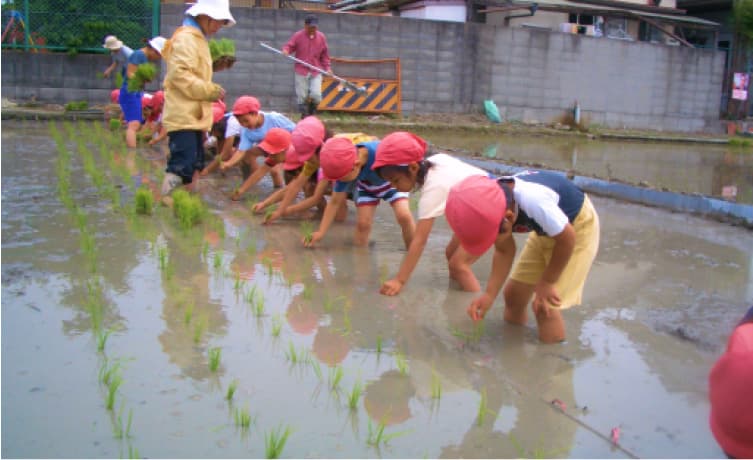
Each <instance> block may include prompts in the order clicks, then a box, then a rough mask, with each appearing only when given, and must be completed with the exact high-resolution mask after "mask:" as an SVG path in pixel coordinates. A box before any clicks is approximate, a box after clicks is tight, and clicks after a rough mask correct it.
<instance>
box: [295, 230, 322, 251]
mask: <svg viewBox="0 0 753 460" xmlns="http://www.w3.org/2000/svg"><path fill="white" fill-rule="evenodd" d="M322 238H324V233H322V232H320V231H316V232H314V233H312V234H311V236H310V237H307V236H304V237H303V238H302V239H301V242H302V243H303V245H304V246H306V247H307V248H313V247H314V245H315V244H316V243H318V242H319V241H320V240H321V239H322Z"/></svg>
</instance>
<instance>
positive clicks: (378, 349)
mask: <svg viewBox="0 0 753 460" xmlns="http://www.w3.org/2000/svg"><path fill="white" fill-rule="evenodd" d="M376 340H377V343H376V352H377V354H380V353H382V336H381V335H377V339H376Z"/></svg>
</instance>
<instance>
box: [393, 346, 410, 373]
mask: <svg viewBox="0 0 753 460" xmlns="http://www.w3.org/2000/svg"><path fill="white" fill-rule="evenodd" d="M395 364H396V365H397V370H399V371H400V373H401V374H403V375H406V374H408V360H407V359H406V357H405V355H404V354H403V352H401V351H400V350H396V351H395Z"/></svg>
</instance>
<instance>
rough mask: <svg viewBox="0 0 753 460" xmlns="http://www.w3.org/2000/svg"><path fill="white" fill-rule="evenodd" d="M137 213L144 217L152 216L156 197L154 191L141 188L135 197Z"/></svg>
mask: <svg viewBox="0 0 753 460" xmlns="http://www.w3.org/2000/svg"><path fill="white" fill-rule="evenodd" d="M134 200H135V207H136V213H137V214H142V215H151V214H152V211H153V209H154V196H153V195H152V191H151V190H149V189H148V188H146V187H140V188H139V189H138V190H136V194H135V195H134Z"/></svg>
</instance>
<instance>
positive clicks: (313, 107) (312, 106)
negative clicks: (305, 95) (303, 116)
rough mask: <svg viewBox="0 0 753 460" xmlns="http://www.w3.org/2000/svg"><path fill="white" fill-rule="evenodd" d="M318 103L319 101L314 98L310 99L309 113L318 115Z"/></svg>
mask: <svg viewBox="0 0 753 460" xmlns="http://www.w3.org/2000/svg"><path fill="white" fill-rule="evenodd" d="M318 105H319V104H318V103H316V102H314V101H312V100H309V103H308V114H309V115H316V107H317V106H318Z"/></svg>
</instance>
